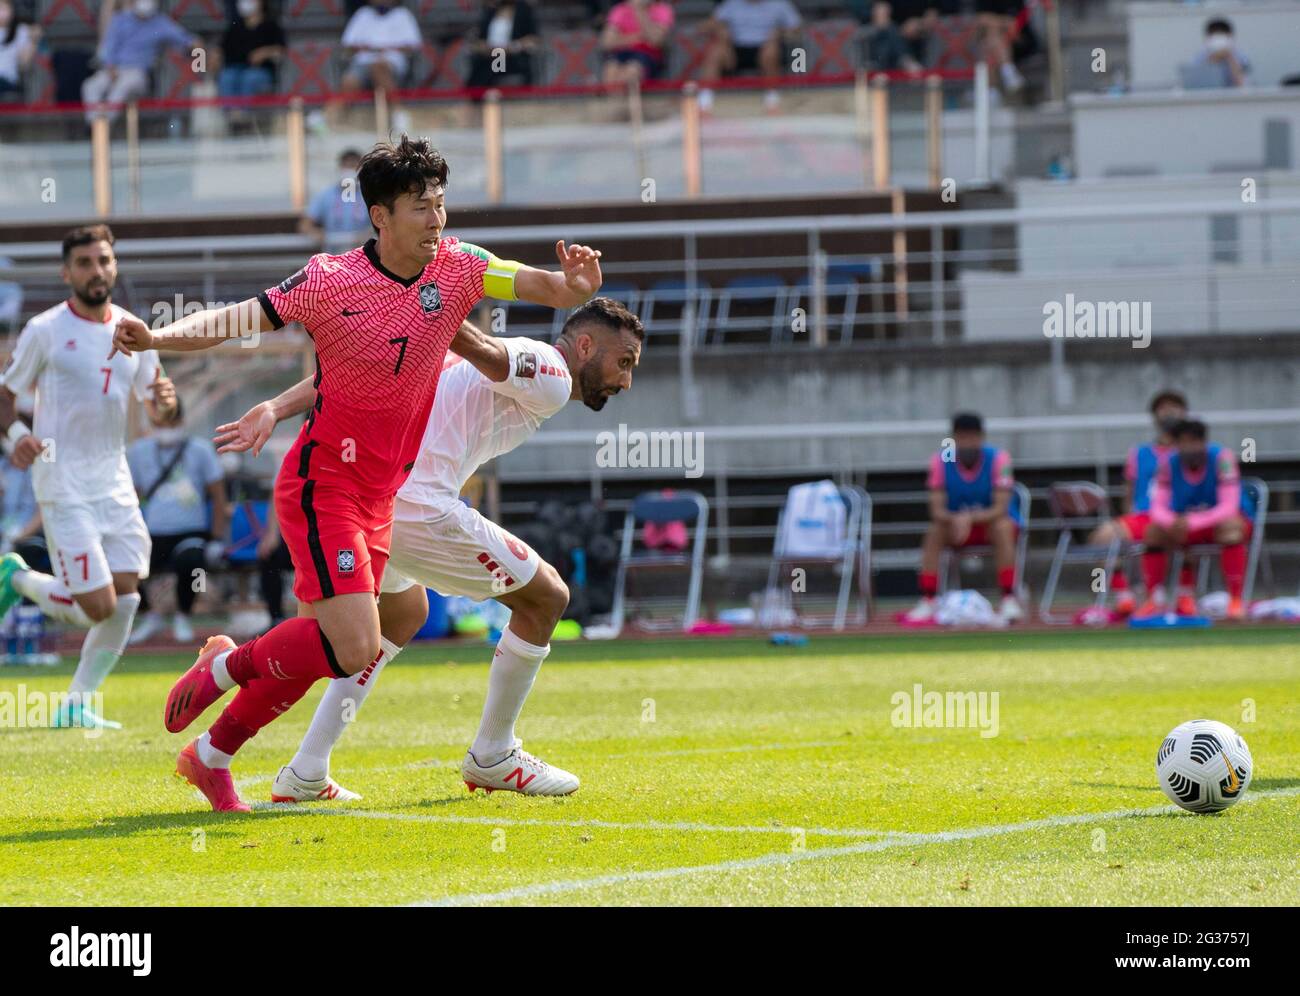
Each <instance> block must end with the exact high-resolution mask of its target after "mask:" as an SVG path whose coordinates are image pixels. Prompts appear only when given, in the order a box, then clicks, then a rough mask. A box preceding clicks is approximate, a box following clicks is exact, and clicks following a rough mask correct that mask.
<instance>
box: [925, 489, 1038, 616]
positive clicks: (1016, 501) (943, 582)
mask: <svg viewBox="0 0 1300 996" xmlns="http://www.w3.org/2000/svg"><path fill="white" fill-rule="evenodd" d="M1007 511H1008V512H1009V513H1010V514H1011V516H1012V517H1013V518H1015V517H1017V515H1018V517H1019V519H1020V529H1019V532H1018V534H1017V536H1016V565H1015V566H1016V592H1017V593H1019V592H1020V591H1021V590H1022V589H1023V588H1024V581H1025V557H1026V555H1027V554H1028V552H1029V489H1028V488H1027V487H1025V486H1024V485H1023V484H1022V483H1021V482H1019V481H1016V483H1015V484H1014V485H1013V486H1012V489H1011V504H1010V505H1008V506H1007ZM954 553H957V554H959V555H960V556H956V557H954V556H953V554H954ZM992 553H993V547H992V546H988V545H983V546H964V547H961V548H960V549H959V550H956V551H954V550H951V549H945V550H944V551H943V556H942V557H940V558H939V594H941V595H942V594H944V593H945V592H947V590H948V578H949V574H951V576H952V580H953V581H954V582H955V583H956V584H961V558H962V557H964V556H972V557H988V556H991V555H992Z"/></svg>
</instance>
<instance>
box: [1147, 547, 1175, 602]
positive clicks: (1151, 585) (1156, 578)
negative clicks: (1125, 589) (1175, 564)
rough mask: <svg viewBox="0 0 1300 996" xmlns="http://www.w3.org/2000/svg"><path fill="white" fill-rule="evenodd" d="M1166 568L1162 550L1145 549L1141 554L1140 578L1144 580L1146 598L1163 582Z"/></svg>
mask: <svg viewBox="0 0 1300 996" xmlns="http://www.w3.org/2000/svg"><path fill="white" fill-rule="evenodd" d="M1168 570H1169V564H1168V558H1167V557H1166V556H1165V551H1164V550H1147V551H1146V553H1144V554H1142V580H1143V581H1145V582H1146V586H1147V597H1148V598H1150V597H1152V596H1153V595H1154V594H1155V591H1156V589H1158V588H1159V587H1161V586H1162V585H1163V584H1164V583H1165V573H1166V572H1167V571H1168Z"/></svg>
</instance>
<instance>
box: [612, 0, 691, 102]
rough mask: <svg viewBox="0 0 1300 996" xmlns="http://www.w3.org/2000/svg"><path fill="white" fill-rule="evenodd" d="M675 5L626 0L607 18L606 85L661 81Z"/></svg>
mask: <svg viewBox="0 0 1300 996" xmlns="http://www.w3.org/2000/svg"><path fill="white" fill-rule="evenodd" d="M673 20H674V15H673V5H672V4H670V3H658V2H653V0H625V2H624V3H618V4H615V5H614V8H613V9H612V10H611V11H610V12H609V17H608V18H606V19H605V30H604V32H603V33H602V34H601V37H600V47H601V48H602V49H604V50H605V71H604V79H605V82H606V83H611V84H617V85H626V84H628V83H630V82H632V81H633V80H637V81H640V80H653V79H657V78H658V77H659V76H660V75H661V74H662V73H663V71H664V61H665V60H664V55H665V53H664V44H665V43H666V42H667V41H668V36H669V34H671V33H672V30H673Z"/></svg>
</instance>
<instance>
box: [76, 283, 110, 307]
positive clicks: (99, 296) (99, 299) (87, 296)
mask: <svg viewBox="0 0 1300 996" xmlns="http://www.w3.org/2000/svg"><path fill="white" fill-rule="evenodd" d="M72 293H73V296H74V297H76V299H77V300H78V301H80V302H81V303H82V304H86V305H89V306H90V307H92V308H98V307H99V306H100V305H101V304H104V303H105V302H107V301H108V299H109V298H111V297H112V296H113V288H112V286H111V285H109V284H105V285H104V289H103V290H102V291H94V292H92V291H89V290H85V291H80V290H74V291H73V292H72ZM92 293H93V294H95V296H94V297H92V296H91V294H92Z"/></svg>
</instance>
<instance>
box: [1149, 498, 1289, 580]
mask: <svg viewBox="0 0 1300 996" xmlns="http://www.w3.org/2000/svg"><path fill="white" fill-rule="evenodd" d="M1241 487H1242V489H1243V490H1244V491H1245V493H1246V495H1247V498H1248V502H1247V507H1246V508H1245V510H1244V511H1245V515H1246V518H1247V519H1249V520H1250V522H1251V524H1252V527H1251V531H1250V546H1249V547H1247V550H1246V579H1245V584H1244V585H1243V586H1242V589H1241V600H1242V601H1243V602H1244V603H1245V604H1247V605H1249V604H1250V599H1251V596H1252V595H1253V594H1254V593H1255V574H1256V572H1257V571H1258V570H1259V560H1260V556H1261V554H1262V551H1263V549H1264V524H1265V521H1266V520H1267V519H1268V485H1267V484H1265V483H1264V482H1263V481H1262V480H1261V479H1260V478H1258V477H1243V478H1242V479H1241ZM1252 506H1253V507H1252ZM1222 552H1223V544H1221V543H1197V544H1196V545H1195V546H1189V547H1181V548H1179V549H1177V550H1175V551H1174V556H1173V560H1172V562H1171V564H1170V568H1169V593H1168V594H1169V599H1170V600H1169V604H1170V605H1172V604H1173V598H1174V595H1175V593H1176V587H1175V586H1176V585H1177V582H1178V577H1179V575H1180V574H1181V573H1182V570H1183V560H1184V559H1185V558H1186V557H1189V556H1191V557H1199V558H1201V562H1200V570H1199V571H1198V572H1197V577H1196V592H1197V594H1202V593H1204V592H1205V590H1206V588H1207V586H1208V585H1209V581H1210V564H1211V561H1212V559H1213V558H1214V557H1215V556H1216V555H1217V554H1219V553H1222Z"/></svg>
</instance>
